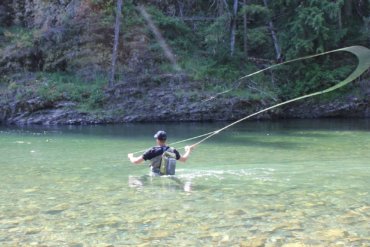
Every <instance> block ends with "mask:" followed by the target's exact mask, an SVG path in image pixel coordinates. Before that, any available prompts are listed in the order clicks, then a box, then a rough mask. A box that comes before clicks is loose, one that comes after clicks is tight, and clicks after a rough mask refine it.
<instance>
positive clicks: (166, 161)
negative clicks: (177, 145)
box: [150, 147, 176, 175]
mask: <svg viewBox="0 0 370 247" xmlns="http://www.w3.org/2000/svg"><path fill="white" fill-rule="evenodd" d="M150 167H151V170H152V172H154V173H159V174H160V175H175V171H176V154H175V153H174V151H173V149H172V148H170V147H165V148H164V152H163V154H161V155H158V156H156V157H154V158H153V159H151V163H150Z"/></svg>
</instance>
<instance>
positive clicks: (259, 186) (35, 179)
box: [0, 120, 370, 247]
mask: <svg viewBox="0 0 370 247" xmlns="http://www.w3.org/2000/svg"><path fill="white" fill-rule="evenodd" d="M223 125H224V124H223V123H213V124H210V123H203V124H194V123H189V124H157V125H153V124H138V125H136V124H135V125H134V124H132V125H115V126H85V127H62V128H59V127H54V128H46V129H45V128H42V127H34V128H23V129H22V128H15V127H1V128H0V152H1V156H0V169H1V180H0V187H1V190H0V246H32V245H33V246H43V245H45V246H107V245H114V246H130V245H132V246H140V245H141V246H152V245H160V246H166V245H167V246H173V245H175V244H176V245H179V246H285V247H287V246H369V245H370V237H369V236H370V227H369V224H368V222H369V221H370V194H369V193H370V192H369V188H370V152H369V151H368V150H370V123H369V121H368V120H344V121H343V120H340V121H339V120H320V121H316V120H315V121H304V120H301V121H296V120H295V121H293V120H292V121H279V122H247V123H245V124H241V125H239V126H237V127H236V128H232V129H229V130H227V131H225V132H223V133H222V134H220V135H218V136H215V137H214V138H213V139H210V140H209V141H207V142H205V143H204V144H202V145H200V146H199V147H198V148H197V149H196V150H195V151H194V153H193V154H192V156H191V157H190V160H189V161H188V162H187V163H185V164H178V167H177V175H176V177H175V178H171V177H154V178H153V177H148V176H146V174H148V172H149V168H148V167H147V165H143V166H135V165H132V164H129V163H128V161H127V158H126V155H127V153H128V152H133V151H136V150H141V149H143V148H146V147H149V146H151V145H153V143H154V142H153V141H154V140H153V134H154V133H155V132H156V130H158V129H165V130H167V132H168V133H169V138H170V139H171V140H172V141H177V140H180V139H184V138H189V137H192V136H195V135H199V134H203V133H206V132H209V131H212V130H215V129H218V128H220V127H222V126H223ZM171 140H170V141H171Z"/></svg>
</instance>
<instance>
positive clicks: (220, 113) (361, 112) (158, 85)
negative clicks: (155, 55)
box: [0, 75, 370, 125]
mask: <svg viewBox="0 0 370 247" xmlns="http://www.w3.org/2000/svg"><path fill="white" fill-rule="evenodd" d="M141 80H142V81H138V82H135V83H133V82H132V81H130V82H125V83H120V84H117V85H115V86H114V87H113V88H110V89H106V90H105V101H104V102H103V106H102V107H101V108H99V109H90V110H89V111H82V110H80V108H79V105H78V103H76V102H71V101H65V100H64V101H63V100H61V101H57V102H50V101H47V100H44V99H42V98H41V97H35V96H34V97H30V98H29V99H27V100H24V99H23V100H15V99H13V100H10V101H7V102H5V103H2V104H0V122H2V123H6V124H17V125H30V124H39V125H77V124H78V125H79V124H83V125H85V124H106V123H124V122H164V121H175V122H176V121H230V120H237V119H240V118H243V117H245V116H247V115H249V114H252V113H255V112H257V111H259V110H261V109H264V108H267V107H269V106H271V105H273V104H276V103H274V102H265V101H262V100H261V101H257V100H246V99H243V98H240V97H235V96H229V97H227V96H223V97H218V98H215V99H213V100H208V99H210V98H211V97H212V96H214V95H215V94H214V93H213V94H212V93H210V92H203V91H202V90H201V88H200V86H199V84H198V83H197V82H194V81H191V80H189V78H187V77H186V76H184V75H180V76H179V75H164V76H162V77H161V78H160V80H158V78H154V79H153V78H142V79H141ZM143 81H146V83H143ZM148 81H149V82H148ZM158 81H160V82H158ZM142 85H146V86H142ZM369 99H370V92H366V91H364V95H363V96H362V97H361V99H360V98H357V97H353V96H346V97H345V98H340V99H336V100H331V101H328V100H326V101H320V100H318V99H315V98H313V99H310V100H307V101H304V102H299V103H295V104H290V105H287V106H285V108H276V109H274V110H272V111H268V112H265V113H262V114H259V115H257V116H255V117H254V119H271V118H274V119H276V118H320V117H360V118H364V117H370V114H369V113H370V101H369ZM207 100H208V101H207Z"/></svg>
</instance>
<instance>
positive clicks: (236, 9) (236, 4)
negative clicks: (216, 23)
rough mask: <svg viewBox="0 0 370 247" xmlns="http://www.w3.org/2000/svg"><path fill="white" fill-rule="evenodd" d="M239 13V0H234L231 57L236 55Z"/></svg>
mask: <svg viewBox="0 0 370 247" xmlns="http://www.w3.org/2000/svg"><path fill="white" fill-rule="evenodd" d="M237 13H238V0H234V5H233V15H232V19H231V32H230V55H231V56H233V55H234V51H235V36H236V19H237Z"/></svg>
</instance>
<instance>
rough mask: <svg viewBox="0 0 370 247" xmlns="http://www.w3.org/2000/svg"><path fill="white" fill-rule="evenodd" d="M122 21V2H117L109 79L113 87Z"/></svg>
mask: <svg viewBox="0 0 370 247" xmlns="http://www.w3.org/2000/svg"><path fill="white" fill-rule="evenodd" d="M121 19H122V0H117V10H116V23H115V25H114V45H113V53H112V70H111V74H110V79H109V86H110V87H112V86H113V84H114V76H115V74H116V62H117V50H118V41H119V40H118V39H119V27H120V24H121Z"/></svg>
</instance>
